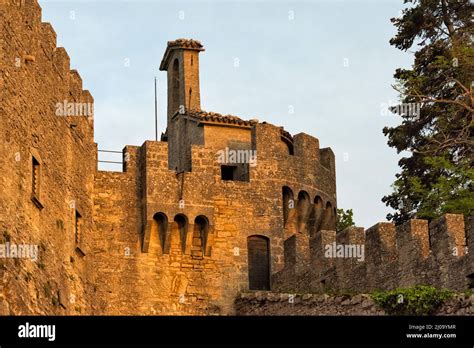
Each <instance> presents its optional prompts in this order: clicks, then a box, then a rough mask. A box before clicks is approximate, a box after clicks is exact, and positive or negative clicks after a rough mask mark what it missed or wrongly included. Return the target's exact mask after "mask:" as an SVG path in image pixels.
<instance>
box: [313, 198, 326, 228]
mask: <svg viewBox="0 0 474 348" xmlns="http://www.w3.org/2000/svg"><path fill="white" fill-rule="evenodd" d="M323 214H324V203H323V200H322V198H321V197H320V196H316V197H314V224H315V230H316V232H317V231H320V230H321V226H322V222H323Z"/></svg>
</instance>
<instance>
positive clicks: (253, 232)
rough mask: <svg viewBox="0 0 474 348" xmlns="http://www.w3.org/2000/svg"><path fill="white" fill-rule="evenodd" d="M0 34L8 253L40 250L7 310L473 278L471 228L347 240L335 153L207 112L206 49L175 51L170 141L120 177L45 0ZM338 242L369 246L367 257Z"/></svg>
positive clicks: (217, 305)
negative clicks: (331, 250) (104, 167)
mask: <svg viewBox="0 0 474 348" xmlns="http://www.w3.org/2000/svg"><path fill="white" fill-rule="evenodd" d="M0 32H1V41H0V46H1V75H0V84H1V100H0V114H1V119H0V120H1V121H0V168H1V172H0V174H1V175H0V244H1V245H3V246H5V245H8V246H9V248H11V246H12V245H31V246H36V247H37V251H38V252H37V259H36V260H34V261H33V260H31V259H28V258H25V257H18V256H17V257H8V256H7V257H5V256H4V257H0V314H1V315H21V314H47V315H53V314H68V315H103V314H120V315H132V314H143V315H145V314H150V315H161V314H163V315H170V314H190V315H206V314H233V313H235V306H234V302H235V300H236V298H237V297H239V295H240V294H241V293H244V292H248V291H253V290H261V291H272V292H290V293H291V292H298V293H313V292H324V291H327V290H331V291H334V290H352V291H358V292H367V291H371V290H373V289H392V288H396V287H398V286H409V285H414V284H418V283H422V284H432V285H435V286H438V287H448V288H452V289H456V290H463V289H467V288H468V287H469V286H470V284H471V283H472V278H473V274H474V267H473V264H474V262H473V257H472V255H473V253H469V252H468V251H469V250H474V249H473V247H474V246H473V240H474V237H473V219H472V218H466V219H465V218H464V217H463V216H459V215H445V216H444V217H442V218H440V219H438V220H436V221H433V222H431V223H430V224H429V223H428V222H427V221H424V220H411V221H409V222H407V223H406V224H404V225H402V226H397V227H395V226H394V225H393V224H391V223H380V224H377V225H375V226H373V227H372V228H370V229H368V230H364V229H363V228H359V227H350V228H348V229H346V230H345V231H342V232H339V233H337V234H336V232H335V226H336V223H335V215H336V207H337V199H336V175H335V159H334V153H333V152H332V150H331V149H330V148H320V147H319V141H318V139H317V138H314V137H312V136H309V135H307V134H304V133H300V134H296V135H294V136H292V135H291V134H289V133H288V132H286V131H285V130H284V129H283V128H282V127H278V126H274V125H272V124H268V123H266V122H259V121H258V120H249V121H246V120H242V119H240V118H239V117H235V116H230V115H221V114H218V113H212V112H206V111H203V110H202V109H201V102H200V88H199V59H200V56H199V54H200V53H201V52H203V51H204V47H203V46H202V45H201V43H200V42H198V41H195V40H187V39H178V40H176V41H171V42H168V46H167V49H166V51H165V53H164V57H163V59H162V61H161V65H160V70H162V71H166V73H167V79H168V114H167V131H166V132H165V133H164V134H162V137H161V141H146V142H145V143H144V144H143V145H141V146H126V147H125V148H124V149H123V171H122V172H109V171H99V170H98V169H97V166H98V149H97V144H96V143H95V142H94V124H93V115H92V114H90V112H83V111H90V108H87V107H85V108H82V106H83V105H91V104H93V98H92V96H91V94H90V93H89V92H88V91H86V90H83V89H82V80H81V77H80V75H79V73H78V72H77V71H76V70H71V69H70V64H69V57H68V54H67V53H66V51H65V49H64V48H61V47H56V34H55V32H54V30H53V28H52V27H51V25H50V24H49V23H42V22H41V8H40V6H39V4H38V2H37V1H36V0H0ZM211 54H212V53H211ZM58 103H60V104H64V107H63V108H62V111H63V112H62V114H60V115H58ZM69 105H73V107H72V109H70V108H69ZM77 105H79V106H80V107H79V108H78V107H77ZM70 110H72V112H71V113H70V112H69V111H70ZM78 112H80V113H81V115H78V114H77V113H78ZM219 154H220V155H222V154H225V156H220V155H219ZM222 157H223V158H224V159H225V160H222ZM242 158H243V159H244V160H242ZM236 159H237V160H236ZM239 159H240V160H239ZM328 245H334V246H335V247H336V245H348V246H358V247H360V246H363V247H364V248H363V249H362V250H363V260H361V259H357V258H355V257H328V255H327V246H328ZM5 250H6V249H5V248H4V251H5ZM9 250H10V252H11V249H9ZM4 254H5V252H4ZM0 256H1V254H0ZM10 256H11V255H10ZM333 256H336V255H333Z"/></svg>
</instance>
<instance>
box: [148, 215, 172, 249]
mask: <svg viewBox="0 0 474 348" xmlns="http://www.w3.org/2000/svg"><path fill="white" fill-rule="evenodd" d="M152 233H156V234H158V238H159V240H160V245H161V250H162V251H163V254H168V253H169V248H168V246H169V240H168V217H167V216H166V214H165V213H162V212H159V213H156V214H155V215H153V225H152Z"/></svg>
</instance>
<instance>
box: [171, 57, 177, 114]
mask: <svg viewBox="0 0 474 348" xmlns="http://www.w3.org/2000/svg"><path fill="white" fill-rule="evenodd" d="M170 93H171V101H172V108H171V110H172V112H173V113H174V112H175V111H177V110H178V109H179V60H178V58H175V60H174V61H173V68H172V70H171V91H170Z"/></svg>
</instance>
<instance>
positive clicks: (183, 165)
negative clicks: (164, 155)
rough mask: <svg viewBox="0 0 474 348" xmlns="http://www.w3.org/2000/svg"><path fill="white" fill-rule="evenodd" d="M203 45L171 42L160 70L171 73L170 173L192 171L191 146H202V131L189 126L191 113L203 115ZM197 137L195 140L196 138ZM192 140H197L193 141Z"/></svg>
mask: <svg viewBox="0 0 474 348" xmlns="http://www.w3.org/2000/svg"><path fill="white" fill-rule="evenodd" d="M201 51H204V48H203V46H202V44H201V43H200V42H199V41H196V40H191V39H177V40H175V41H169V42H168V46H167V48H166V51H165V54H164V56H163V60H162V61H161V65H160V70H161V71H167V72H168V76H167V79H168V117H167V121H168V123H167V126H168V128H167V132H166V135H165V137H166V138H168V141H169V143H170V157H169V164H170V169H176V170H177V171H180V172H181V171H190V170H191V163H190V149H191V148H190V145H191V144H200V143H202V142H201V141H199V139H200V138H201V137H199V133H200V132H199V130H198V129H197V128H196V124H195V123H190V122H188V115H189V113H190V112H191V111H193V112H199V111H201V96H200V90H199V52H201ZM193 135H194V136H193ZM190 137H192V138H193V139H189V138H190Z"/></svg>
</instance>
